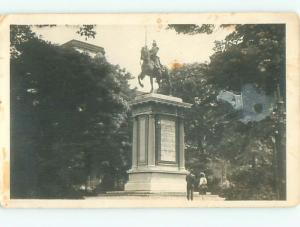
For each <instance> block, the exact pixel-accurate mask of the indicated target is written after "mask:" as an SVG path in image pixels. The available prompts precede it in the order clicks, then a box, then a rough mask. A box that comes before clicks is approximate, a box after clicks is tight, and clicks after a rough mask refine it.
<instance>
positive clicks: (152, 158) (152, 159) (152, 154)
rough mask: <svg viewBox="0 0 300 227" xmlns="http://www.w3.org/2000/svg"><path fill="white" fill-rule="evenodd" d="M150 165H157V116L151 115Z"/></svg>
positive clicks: (149, 129) (149, 130)
mask: <svg viewBox="0 0 300 227" xmlns="http://www.w3.org/2000/svg"><path fill="white" fill-rule="evenodd" d="M148 126H149V127H148V166H155V116H154V115H153V114H150V115H149V124H148Z"/></svg>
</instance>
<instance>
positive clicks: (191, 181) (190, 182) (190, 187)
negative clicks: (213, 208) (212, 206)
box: [186, 170, 196, 200]
mask: <svg viewBox="0 0 300 227" xmlns="http://www.w3.org/2000/svg"><path fill="white" fill-rule="evenodd" d="M195 182H196V176H195V175H194V174H193V171H192V170H191V171H190V173H189V174H188V175H186V190H187V195H186V197H187V199H188V200H193V194H194V187H195Z"/></svg>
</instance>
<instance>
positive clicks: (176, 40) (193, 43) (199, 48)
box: [33, 25, 231, 92]
mask: <svg viewBox="0 0 300 227" xmlns="http://www.w3.org/2000/svg"><path fill="white" fill-rule="evenodd" d="M216 27H217V29H216V30H215V32H213V33H212V34H210V35H207V34H197V35H185V34H177V33H176V32H175V31H174V30H170V29H166V27H164V26H161V27H157V26H154V25H153V26H149V25H148V26H147V27H145V26H142V25H141V26H139V25H126V26H124V25H105V26H103V25H97V26H96V28H95V31H96V32H97V34H96V37H95V39H87V40H85V37H81V36H80V35H79V34H77V33H76V31H77V30H78V26H65V25H59V26H56V27H42V28H37V27H35V28H34V29H33V30H34V31H35V32H36V33H37V34H38V35H40V36H41V38H42V39H44V40H48V41H50V42H52V43H54V44H63V43H65V42H68V41H69V40H72V39H77V40H80V41H84V42H88V43H91V44H94V45H97V46H101V47H103V48H104V49H105V53H106V54H105V55H106V59H107V60H108V62H110V63H112V64H118V65H120V66H121V67H122V68H125V69H126V70H127V71H128V72H130V73H131V74H132V77H133V79H132V80H131V81H130V82H129V83H130V86H131V87H132V88H133V87H137V88H138V90H140V91H146V92H147V91H149V90H150V82H149V78H145V79H144V81H143V83H144V85H145V87H144V88H141V87H140V86H139V85H138V81H137V76H138V74H139V73H140V71H141V69H140V50H141V48H142V47H143V46H144V45H145V43H147V45H148V47H151V45H152V41H153V40H155V41H156V42H157V45H158V47H159V52H158V56H159V57H160V60H161V63H162V64H163V65H166V66H167V67H168V68H171V66H172V64H174V63H194V62H199V63H200V62H205V61H209V56H210V55H212V54H213V47H214V41H215V40H222V39H224V38H225V37H226V35H228V34H229V33H230V32H231V30H229V29H222V28H219V27H218V26H216ZM155 88H157V84H155Z"/></svg>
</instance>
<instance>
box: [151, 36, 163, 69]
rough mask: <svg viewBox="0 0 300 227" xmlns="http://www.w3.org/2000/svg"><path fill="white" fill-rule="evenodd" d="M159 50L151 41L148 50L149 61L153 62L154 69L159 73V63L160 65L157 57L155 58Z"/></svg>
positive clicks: (154, 42)
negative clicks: (150, 46)
mask: <svg viewBox="0 0 300 227" xmlns="http://www.w3.org/2000/svg"><path fill="white" fill-rule="evenodd" d="M158 50H159V48H158V46H157V44H156V41H155V40H153V43H152V48H151V49H150V59H151V60H152V61H153V63H154V67H155V68H156V69H157V70H159V71H161V69H162V68H161V63H160V59H159V57H158V56H157V52H158Z"/></svg>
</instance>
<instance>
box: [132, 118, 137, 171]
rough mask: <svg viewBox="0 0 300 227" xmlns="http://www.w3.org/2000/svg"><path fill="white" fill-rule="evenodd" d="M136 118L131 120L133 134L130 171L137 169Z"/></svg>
mask: <svg viewBox="0 0 300 227" xmlns="http://www.w3.org/2000/svg"><path fill="white" fill-rule="evenodd" d="M137 124H138V122H137V117H134V118H133V133H132V167H131V168H132V169H136V168H137V130H138V127H137Z"/></svg>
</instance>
